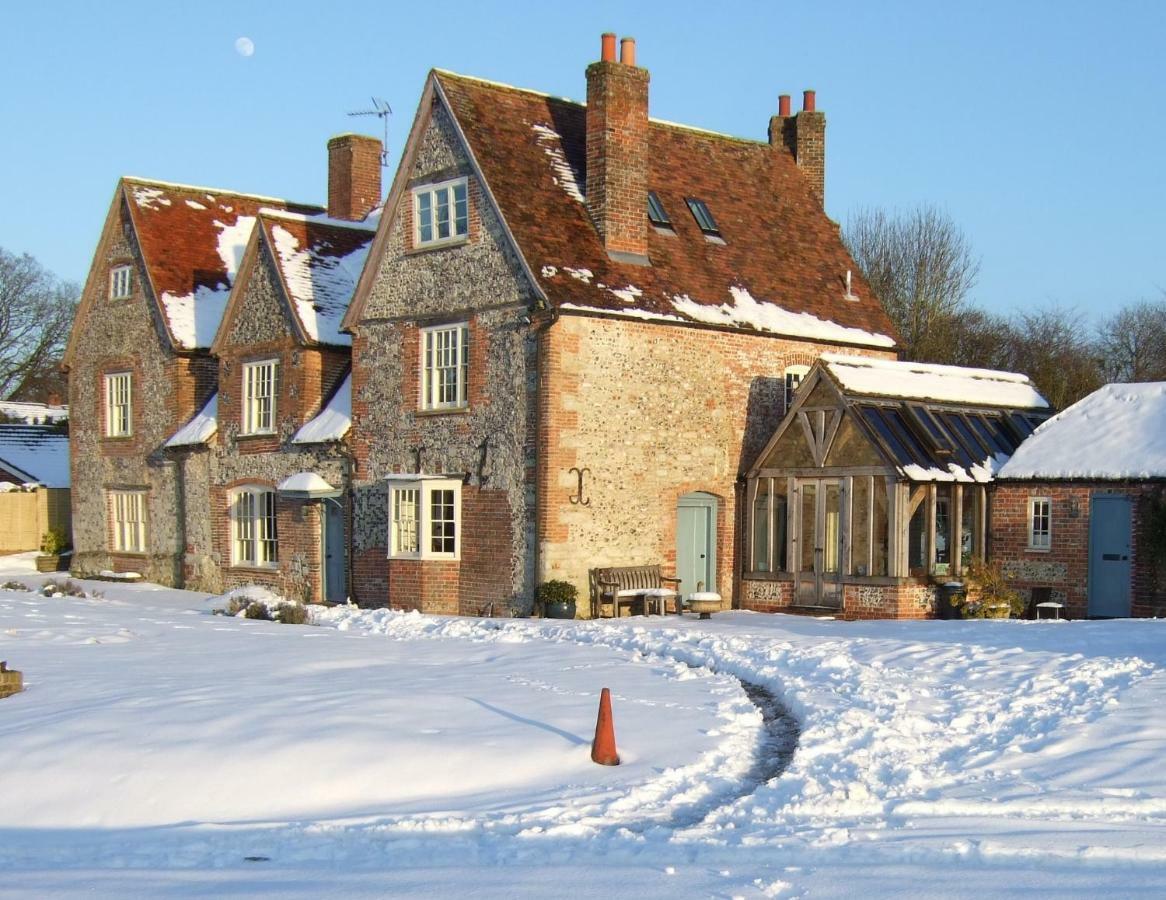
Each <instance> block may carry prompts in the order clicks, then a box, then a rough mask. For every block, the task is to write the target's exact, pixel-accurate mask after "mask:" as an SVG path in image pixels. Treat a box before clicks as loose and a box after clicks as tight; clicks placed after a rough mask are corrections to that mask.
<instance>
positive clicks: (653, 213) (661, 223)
mask: <svg viewBox="0 0 1166 900" xmlns="http://www.w3.org/2000/svg"><path fill="white" fill-rule="evenodd" d="M648 221H649V222H651V223H652V224H653V225H655V226H656V227H657V228H667V229H668V230H669V231H671V230H672V220H671V219H669V218H668V213H666V212H665V211H664V204H663V203H661V202H660V198H659V197H657V196H656V192H655V191H648Z"/></svg>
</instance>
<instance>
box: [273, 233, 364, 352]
mask: <svg viewBox="0 0 1166 900" xmlns="http://www.w3.org/2000/svg"><path fill="white" fill-rule="evenodd" d="M259 220H260V222H262V224H263V229H264V231H265V233H266V235H267V239H268V241H269V243H270V246H271V248H272V252H273V254H274V256H275V260H276V264H277V266H278V268H279V273H280V278H281V279H282V281H283V284H284V287H285V289H286V292H287V298H288V301H289V302H290V304H291V308H292V312H293V313H294V314H295V316H296V318H297V319H298V320H299V323H300V328H301V330H302V332H303V334H304V336H305V337H306V338H307V339H308V340H309V341H313V342H316V343H321V344H334V345H340V346H345V347H347V346H350V345H351V344H352V338H351V337H349V336H348V335H347V334H343V333H341V332H340V321H341V319H343V318H344V313H345V312H347V310H348V304H349V302H350V301H351V300H352V294H353V291H354V290H355V288H356V282H357V280H358V279H359V278H360V272H361V269H363V268H364V260H365V257H366V256H367V255H368V249H369V245H370V244H371V243H372V239H373V231H374V229H375V227H376V219H373V220H371V222H370V223H362V222H341V221H338V220H336V219H326V218H323V217H319V216H303V215H293V214H279V213H276V212H273V211H269V210H264V211H263V212H262V213H261V214H260V217H259Z"/></svg>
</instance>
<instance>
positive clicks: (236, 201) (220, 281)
mask: <svg viewBox="0 0 1166 900" xmlns="http://www.w3.org/2000/svg"><path fill="white" fill-rule="evenodd" d="M124 182H125V190H126V195H127V199H128V201H129V207H130V212H131V216H132V218H133V222H134V227H135V229H136V231H137V235H138V240H139V243H140V246H141V249H142V256H143V261H144V263H145V266H146V271H147V273H148V275H149V281H150V284H151V285H152V287H153V289H154V291H155V293H156V296H157V298H158V302H159V304H160V305H161V307H162V313H163V314H164V317H165V320H166V324H167V326H168V328H169V331H170V335H171V336H172V337H173V339H174V342H175V343H176V344H177V346H178V347H180V348H181V349H186V350H193V349H196V348H199V347H209V346H210V345H211V343H212V342H213V341H214V337H215V333H216V332H217V331H218V327H219V322H220V321H221V320H222V317H223V312H224V311H225V310H226V307H227V300H228V298H229V297H230V294H231V286H232V284H234V281H235V276H236V274H237V273H238V270H239V264H240V262H241V261H242V259H243V253H244V252H245V250H246V249H247V242H248V241H249V240H250V238H251V233H252V230H253V229H254V226H255V221H256V216H257V215H258V213H259V210H260V209H261V208H265V207H272V206H282V205H283V204H284V201H282V200H279V199H278V198H275V197H260V196H257V195H254V194H240V193H238V192H235V191H220V190H217V189H215V188H199V187H194V186H189V185H178V184H172V183H169V182H164V181H144V180H142V179H136V178H126V179H124ZM294 209H295V210H296V211H298V212H304V213H308V214H313V213H318V212H321V210H320V208H319V207H310V206H295V207H294Z"/></svg>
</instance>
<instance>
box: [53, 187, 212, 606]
mask: <svg viewBox="0 0 1166 900" xmlns="http://www.w3.org/2000/svg"><path fill="white" fill-rule="evenodd" d="M114 215H115V217H116V218H115V222H114V223H113V227H112V228H111V229H110V230H109V231H108V232H107V233H106V235H105V239H104V240H103V241H102V243H101V245H100V246H99V247H98V249H97V252H96V254H95V257H94V261H93V272H92V275H91V278H90V280H89V289H90V290H91V291H93V296H91V297H89V298H87V299H88V301H89V306H88V315H86V316H85V317H84V318H83V320H82V319H81V318H79V319H78V321H77V322H76V323H75V324H74V328H75V329H80V331H81V334H82V335H83V337H82V338H81V339H80V340H78V341H77V343H76V349H75V353H74V355H73V359H72V365H71V368H70V371H69V403H70V407H71V411H72V415H71V421H70V445H71V446H70V452H71V457H72V485H73V487H72V504H73V543H74V547H75V552H74V555H73V562H72V566H73V570H74V571H75V572H77V573H79V574H84V573H92V572H98V571H100V570H102V569H114V570H120V571H127V570H135V571H139V572H141V573H142V574H144V575H145V576H146V577H147V578H148V579H149V580H151V581H156V582H158V583H160V584H166V585H174V584H179V583H181V577H182V567H181V551H182V546H181V542H180V534H179V532H180V527H179V523H178V522H177V520H176V518H175V516H174V509H175V506H176V501H177V495H176V482H175V477H174V475H175V473H174V466H173V463H172V462H171V460H169V459H167V458H166V457H165V456H163V455H162V454H161V453H160V452H159V448H160V447H161V445H162V443H163V442H164V441H166V439H167V438H169V437H170V435H171V434H173V432H174V430H175V429H176V428H177V427H178V425H179V424H181V422H182V421H185V419H186V418H188V417H189V416H190V415H191V414H192V412H193V407H194V403H195V393H196V391H197V390H198V388H199V384H200V382H199V379H200V378H201V379H203V382H204V383H205V379H206V370H207V367H206V365H205V364H204V363H203V362H202V361H200V360H199V359H198V358H197V355H196V356H195V357H193V358H192V357H181V358H180V357H176V356H175V355H174V354H173V353H171V352H170V351H169V349H168V348H167V344H166V343H165V341H166V339H165V338H164V337H163V335H164V331H163V330H162V327H163V326H162V323H161V319H160V317H159V314H158V310H157V307H156V304H155V302H154V300H153V298H152V297H151V296H150V295H149V284H148V282H147V280H146V278H145V277H144V267H143V265H142V260H141V257H140V254H139V252H138V248H137V246H136V242H135V241H134V239H133V236H132V230H131V228H130V225H129V219H128V213H127V211H126V210H125V208H124V206H123V205H122V204H121V203H120V201H118V202H117V206H116V208H115V211H114ZM127 263H128V264H130V265H132V266H133V276H132V277H133V295H132V296H131V297H130V298H129V299H125V300H110V299H109V270H110V268H111V267H112V266H114V265H121V264H127ZM124 371H128V372H130V373H132V431H133V433H132V435H131V436H129V437H122V438H108V437H105V435H104V427H105V402H104V383H103V376H104V375H105V374H107V373H113V372H124ZM115 488H117V489H140V490H144V491H145V492H146V495H147V512H146V515H147V527H146V542H147V552H146V553H143V554H134V555H130V554H120V555H117V556H115V555H114V554H112V553H111V552H110V547H111V546H112V543H111V535H110V534H109V515H108V510H107V492H108V490H110V489H115Z"/></svg>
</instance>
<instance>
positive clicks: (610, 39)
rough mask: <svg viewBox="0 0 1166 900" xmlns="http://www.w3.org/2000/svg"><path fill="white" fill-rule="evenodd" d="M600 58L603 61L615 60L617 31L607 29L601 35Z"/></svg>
mask: <svg viewBox="0 0 1166 900" xmlns="http://www.w3.org/2000/svg"><path fill="white" fill-rule="evenodd" d="M599 58H600V60H602V61H603V62H615V32H612V31H605V32H604V33H603V34H602V35H601V36H600V38H599Z"/></svg>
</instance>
